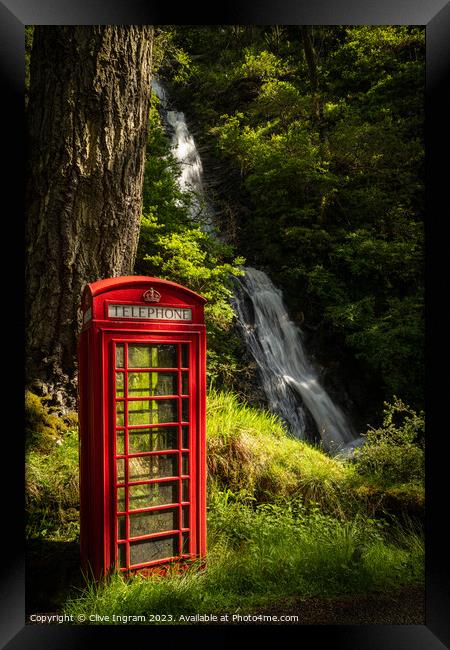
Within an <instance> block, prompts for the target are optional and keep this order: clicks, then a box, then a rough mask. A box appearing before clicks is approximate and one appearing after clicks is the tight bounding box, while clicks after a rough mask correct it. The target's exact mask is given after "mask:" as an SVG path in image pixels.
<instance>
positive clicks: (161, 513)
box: [130, 508, 178, 537]
mask: <svg viewBox="0 0 450 650" xmlns="http://www.w3.org/2000/svg"><path fill="white" fill-rule="evenodd" d="M177 529H178V508H170V509H169V510H154V511H152V512H137V513H136V514H134V515H130V537H141V536H144V535H151V534H152V533H162V532H163V531H165V530H177Z"/></svg>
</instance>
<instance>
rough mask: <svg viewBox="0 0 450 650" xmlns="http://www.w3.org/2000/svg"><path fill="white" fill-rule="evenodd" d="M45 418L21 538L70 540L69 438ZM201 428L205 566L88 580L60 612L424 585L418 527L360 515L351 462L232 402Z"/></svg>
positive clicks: (209, 608) (74, 445) (206, 608)
mask: <svg viewBox="0 0 450 650" xmlns="http://www.w3.org/2000/svg"><path fill="white" fill-rule="evenodd" d="M35 406H36V404H35ZM35 416H36V413H35ZM44 416H45V413H43V414H41V415H40V416H39V417H40V418H41V419H40V420H39V417H37V416H36V417H35V419H34V422H35V424H34V428H35V429H36V427H37V425H38V424H39V422H40V424H41V425H42V427H43V430H45V444H42V435H44V434H42V435H41V436H39V435H35V436H34V439H35V441H36V442H37V444H35V445H34V446H33V445H32V446H30V448H29V449H28V456H27V505H28V511H29V521H28V532H29V535H30V536H31V537H36V536H38V537H39V536H40V537H44V538H45V539H52V540H59V541H61V540H64V541H68V540H70V539H75V538H76V535H77V526H78V524H77V519H78V510H77V508H78V474H77V472H78V438H77V431H76V429H74V428H73V427H72V428H68V427H66V428H65V429H64V428H58V426H56V424H57V423H55V422H54V421H53V420H49V419H48V418H47V419H46V416H45V417H44ZM207 422H208V431H207V443H208V454H207V458H208V512H207V518H208V554H207V558H206V568H205V566H204V565H203V563H202V562H203V561H199V562H193V564H192V566H191V567H190V568H189V569H188V570H187V571H185V572H184V573H182V574H179V573H177V572H176V571H173V572H172V571H169V573H168V575H167V576H164V577H163V578H162V577H157V576H153V577H150V578H143V577H142V576H139V575H137V576H134V577H132V578H128V579H127V578H124V577H122V576H120V575H117V574H113V575H111V576H109V578H108V579H107V580H104V581H102V582H100V583H98V584H95V583H93V582H88V583H87V585H86V589H85V590H84V591H83V592H82V593H81V594H79V595H78V596H76V597H74V596H72V597H71V598H70V599H69V600H68V601H67V602H66V604H65V606H64V611H65V612H66V613H71V614H74V615H78V614H84V615H86V616H88V615H89V614H99V615H101V616H106V615H108V616H109V615H111V614H112V613H117V614H121V615H122V616H123V615H129V616H136V615H144V616H148V615H149V614H160V615H161V614H166V615H172V616H174V617H175V616H176V615H178V614H181V613H183V614H192V613H214V612H234V611H236V610H238V609H239V608H240V609H241V610H242V611H244V610H245V609H247V610H250V609H252V608H258V607H259V608H260V607H264V606H265V605H268V604H269V603H272V602H273V601H277V600H279V601H281V600H283V601H285V600H286V599H298V598H306V597H310V596H329V595H341V594H358V593H360V594H363V593H367V592H371V591H374V590H376V591H391V590H393V589H396V588H398V587H401V586H402V585H411V584H421V582H422V581H423V554H424V549H423V539H422V534H421V531H420V528H418V527H417V526H416V524H414V523H413V522H412V521H410V520H409V519H408V518H407V516H405V517H404V518H403V519H402V520H398V519H394V518H393V519H391V520H389V519H388V518H386V517H384V518H382V519H378V518H377V519H375V518H373V517H371V516H369V515H370V508H369V507H368V503H369V502H370V495H369V496H367V494H366V493H364V494H363V496H361V494H360V493H359V492H358V490H359V491H361V489H362V488H364V489H366V491H368V492H369V493H370V490H371V489H372V487H371V486H370V485H369V486H367V485H365V484H363V483H362V481H363V479H362V478H361V477H360V476H359V475H358V474H357V472H355V469H354V467H353V466H352V465H351V464H349V463H346V462H344V461H342V460H338V459H333V458H330V457H328V456H327V455H326V454H325V453H324V452H323V451H322V450H320V449H319V448H314V447H311V446H310V445H309V444H307V443H305V442H303V441H300V440H297V439H293V438H290V437H288V436H287V435H286V433H285V432H284V430H283V426H282V424H281V422H280V420H279V419H278V418H277V417H276V416H273V415H271V414H269V413H266V412H264V411H261V410H258V409H255V408H252V407H250V406H249V405H248V404H245V403H242V402H240V401H239V400H238V399H237V397H236V396H234V395H232V394H229V393H220V392H218V391H211V392H210V394H209V398H208V420H207ZM36 423H37V424H36ZM44 425H45V426H44ZM377 498H378V497H377ZM161 622H164V621H161ZM165 622H169V621H165ZM172 622H176V621H175V620H174V621H172Z"/></svg>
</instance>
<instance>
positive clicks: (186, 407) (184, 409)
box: [181, 399, 189, 422]
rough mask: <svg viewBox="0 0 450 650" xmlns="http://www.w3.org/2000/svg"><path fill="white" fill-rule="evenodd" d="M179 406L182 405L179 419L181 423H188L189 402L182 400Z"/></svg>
mask: <svg viewBox="0 0 450 650" xmlns="http://www.w3.org/2000/svg"><path fill="white" fill-rule="evenodd" d="M181 404H182V410H181V419H182V421H183V422H188V421H189V400H188V399H182V400H181Z"/></svg>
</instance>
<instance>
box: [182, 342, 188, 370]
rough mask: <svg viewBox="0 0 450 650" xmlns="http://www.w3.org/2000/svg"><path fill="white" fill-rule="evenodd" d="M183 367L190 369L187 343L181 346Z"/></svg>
mask: <svg viewBox="0 0 450 650" xmlns="http://www.w3.org/2000/svg"><path fill="white" fill-rule="evenodd" d="M181 367H182V368H189V346H188V345H187V343H183V344H182V345H181Z"/></svg>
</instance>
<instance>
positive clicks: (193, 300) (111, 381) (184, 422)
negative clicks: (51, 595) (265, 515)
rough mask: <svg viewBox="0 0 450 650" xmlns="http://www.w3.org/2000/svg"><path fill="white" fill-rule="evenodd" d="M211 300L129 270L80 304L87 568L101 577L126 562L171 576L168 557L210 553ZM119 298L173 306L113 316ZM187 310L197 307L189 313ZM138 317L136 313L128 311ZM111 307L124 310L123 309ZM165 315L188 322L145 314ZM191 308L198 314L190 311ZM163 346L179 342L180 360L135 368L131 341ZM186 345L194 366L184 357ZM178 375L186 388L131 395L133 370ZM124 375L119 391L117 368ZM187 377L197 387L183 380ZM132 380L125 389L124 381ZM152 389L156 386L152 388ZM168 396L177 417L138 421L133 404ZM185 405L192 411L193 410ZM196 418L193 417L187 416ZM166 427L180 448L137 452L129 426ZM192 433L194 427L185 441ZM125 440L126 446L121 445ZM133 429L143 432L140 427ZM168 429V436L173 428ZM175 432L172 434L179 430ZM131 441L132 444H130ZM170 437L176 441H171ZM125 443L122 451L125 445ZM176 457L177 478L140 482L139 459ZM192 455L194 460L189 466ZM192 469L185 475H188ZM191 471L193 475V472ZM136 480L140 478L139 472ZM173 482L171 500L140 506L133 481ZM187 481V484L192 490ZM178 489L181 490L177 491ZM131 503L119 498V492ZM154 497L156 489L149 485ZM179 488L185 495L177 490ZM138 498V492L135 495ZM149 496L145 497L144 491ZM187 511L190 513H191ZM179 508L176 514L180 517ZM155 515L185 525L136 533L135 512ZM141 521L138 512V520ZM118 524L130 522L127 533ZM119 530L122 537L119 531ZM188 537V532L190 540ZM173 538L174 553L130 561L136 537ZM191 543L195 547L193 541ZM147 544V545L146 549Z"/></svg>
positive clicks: (179, 559) (92, 288) (183, 562)
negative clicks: (134, 471)
mask: <svg viewBox="0 0 450 650" xmlns="http://www.w3.org/2000/svg"><path fill="white" fill-rule="evenodd" d="M205 302H206V300H205V299H204V298H203V297H202V296H200V295H198V294H196V293H194V292H193V291H191V290H190V289H187V288H186V287H182V286H181V285H178V284H176V283H174V282H169V281H167V280H161V279H158V278H152V277H146V276H123V277H118V278H111V279H108V280H99V281H98V282H93V283H91V284H88V285H86V287H85V289H84V292H83V297H82V302H81V309H82V312H83V327H82V330H81V333H80V338H79V344H78V366H79V368H78V402H79V431H80V438H79V443H80V547H81V561H82V566H83V570H84V571H85V573H86V574H88V575H90V576H91V577H94V578H95V579H98V578H100V577H101V576H103V575H106V574H107V573H108V572H110V571H111V570H113V569H114V568H117V569H118V570H120V571H122V572H124V573H128V572H134V571H139V572H141V573H144V574H147V573H149V572H152V571H158V572H161V571H162V572H163V573H164V570H165V569H164V567H165V566H166V565H167V564H168V563H174V562H175V563H176V564H177V565H178V566H179V567H183V566H187V563H188V562H189V560H190V559H193V558H198V557H204V556H205V554H206V422H205V420H206V413H205V411H206V398H205V396H206V332H205V324H204V303H205ZM113 304H119V305H126V306H128V305H129V306H132V307H133V306H135V307H145V308H146V310H149V309H150V308H152V307H155V308H156V307H158V308H159V307H163V308H166V309H165V311H163V310H159V311H152V312H149V311H146V310H141V311H139V310H136V309H135V310H134V312H135V314H139V316H137V317H135V318H131V317H128V316H127V317H123V316H121V317H115V316H112V317H110V316H109V315H108V313H109V311H108V306H109V305H113ZM180 310H191V312H182V311H180ZM122 312H123V313H127V314H128V315H129V313H130V312H132V310H128V309H127V310H126V312H125V309H124V310H122ZM111 313H114V314H117V313H118V309H115V310H114V309H112V311H111ZM149 313H152V314H153V315H154V314H156V315H158V314H159V315H160V316H162V315H163V314H165V315H166V316H167V315H169V316H171V315H173V314H174V313H176V314H178V315H179V316H180V315H181V316H182V317H183V319H184V320H163V319H162V318H160V317H159V318H152V319H149V318H146V317H143V316H142V315H145V314H149ZM189 313H191V316H192V318H190V319H189V318H186V316H188V315H189ZM136 344H157V345H161V346H164V345H169V346H171V349H172V346H173V349H174V350H175V351H176V364H174V365H173V367H166V368H159V367H158V368H155V367H152V368H134V367H133V368H130V367H129V354H128V351H129V346H133V345H136ZM117 345H121V346H122V348H121V349H122V350H123V364H121V365H120V367H119V366H116V346H117ZM183 345H184V346H187V350H188V363H187V366H186V364H185V361H186V360H185V359H183V355H184V350H186V348H183ZM164 372H165V373H168V372H170V373H173V375H176V386H177V388H178V390H177V392H176V393H175V394H174V391H173V388H174V385H175V384H174V385H173V386H172V391H171V393H172V394H167V395H144V396H136V395H129V394H128V393H129V381H128V377H129V376H130V375H131V374H132V373H164ZM119 374H120V376H121V378H122V380H121V384H120V391H121V394H120V395H118V394H117V386H116V375H119ZM183 377H186V378H187V388H188V392H187V393H186V392H185V389H186V385H184V386H183V383H182V382H183ZM122 386H123V388H122ZM149 392H150V391H149ZM164 400H166V403H167V402H170V403H171V404H173V405H174V409H173V413H175V412H176V413H177V414H178V417H177V419H176V420H174V421H171V422H165V421H164V422H156V423H151V422H149V423H148V424H142V423H141V424H134V423H132V422H131V420H130V417H129V405H131V404H137V405H139V401H140V402H141V403H142V404H144V403H146V402H147V403H149V404H150V403H152V404H158V402H159V403H161V404H163V403H164ZM185 403H187V404H188V410H187V411H186V410H185V409H184V405H185ZM118 404H123V423H122V420H120V421H119V416H116V413H117V411H116V408H117V405H118ZM186 415H187V418H186ZM153 429H155V430H158V429H164V430H165V431H166V432H169V431H174V432H176V435H175V436H173V440H176V446H170V447H169V448H168V449H153V447H152V449H150V450H146V451H142V450H138V451H135V450H130V440H129V438H130V431H132V432H139V431H142V430H146V431H149V432H150V433H149V436H151V431H152V430H153ZM186 430H187V433H188V438H187V446H186V440H185V437H186ZM118 435H120V437H121V448H120V449H118V448H117V446H116V443H117V437H118ZM132 435H135V434H134V433H133V434H132ZM167 435H168V434H167ZM171 437H172V436H171ZM122 440H123V442H122ZM168 444H170V443H168ZM122 446H123V449H122ZM167 458H169V459H175V460H176V461H177V462H176V463H174V464H173V466H174V467H175V466H176V471H174V472H173V474H174V475H173V476H170V475H166V474H165V473H164V474H160V475H156V476H155V475H154V474H150V470H149V474H148V476H144V477H142V476H139V478H138V480H133V476H130V464H131V463H132V462H133V461H136V460H137V461H138V460H139V459H141V460H142V461H145V460H148V461H149V468H150V464H151V462H152V460H153V459H154V460H155V464H154V465H152V471H155V468H158V467H159V462H160V461H161V463H163V462H164V459H167ZM117 461H119V464H120V466H121V467H123V470H121V471H123V478H121V477H120V476H118V475H117ZM186 462H187V465H186ZM185 470H186V472H185ZM184 472H185V473H184ZM134 478H135V477H134ZM145 486H148V487H149V490H151V489H152V487H153V486H154V487H155V490H158V489H159V488H160V487H163V486H169V490H170V489H172V494H171V496H172V498H171V499H169V500H170V503H166V500H164V499H163V501H164V502H163V503H157V504H154V505H148V504H147V506H142V505H140V506H137V507H132V505H131V503H130V498H131V497H130V493H131V492H132V490H133V488H137V487H141V488H143V489H145ZM186 487H187V490H186ZM175 489H176V492H175ZM119 492H120V494H121V501H122V495H123V501H124V503H123V504H122V503H121V504H119V502H118V494H119ZM149 494H150V492H149ZM175 495H177V498H176V499H174V498H173V497H174V496H175ZM135 498H136V497H135ZM141 498H142V497H141ZM186 509H187V513H188V517H187V520H186V518H185V512H186ZM175 511H176V512H177V516H175V514H174V513H175ZM151 513H155V514H156V515H158V514H159V515H161V514H162V516H164V513H166V514H167V515H168V517H169V519H170V516H171V514H172V515H173V522H174V523H176V526H170V523H171V522H169V524H168V525H167V526H168V527H167V528H163V529H161V530H156V531H153V530H151V532H148V533H142V532H140V533H139V535H136V534H131V521H132V519H133V517H136V516H137V515H138V516H141V517H145V515H148V516H149V517H152V514H151ZM133 521H135V519H133ZM119 523H120V524H121V525H122V524H123V523H125V526H123V525H122V528H121V530H120V531H119ZM119 533H120V534H119ZM186 536H187V537H186ZM164 539H165V540H168V543H169V542H170V543H172V546H173V548H172V550H173V549H175V551H176V552H171V553H168V554H167V556H164V557H158V558H157V559H151V557H150V556H148V557H147V559H145V557H144V558H143V559H142V558H141V559H140V561H139V562H137V563H136V562H135V563H134V564H131V548H132V547H133V548H137V547H136V543H139V542H141V543H144V542H149V540H150V543H151V540H155V541H157V540H164ZM186 539H187V540H188V542H187V544H186V542H185V540H186ZM141 548H142V546H141Z"/></svg>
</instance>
